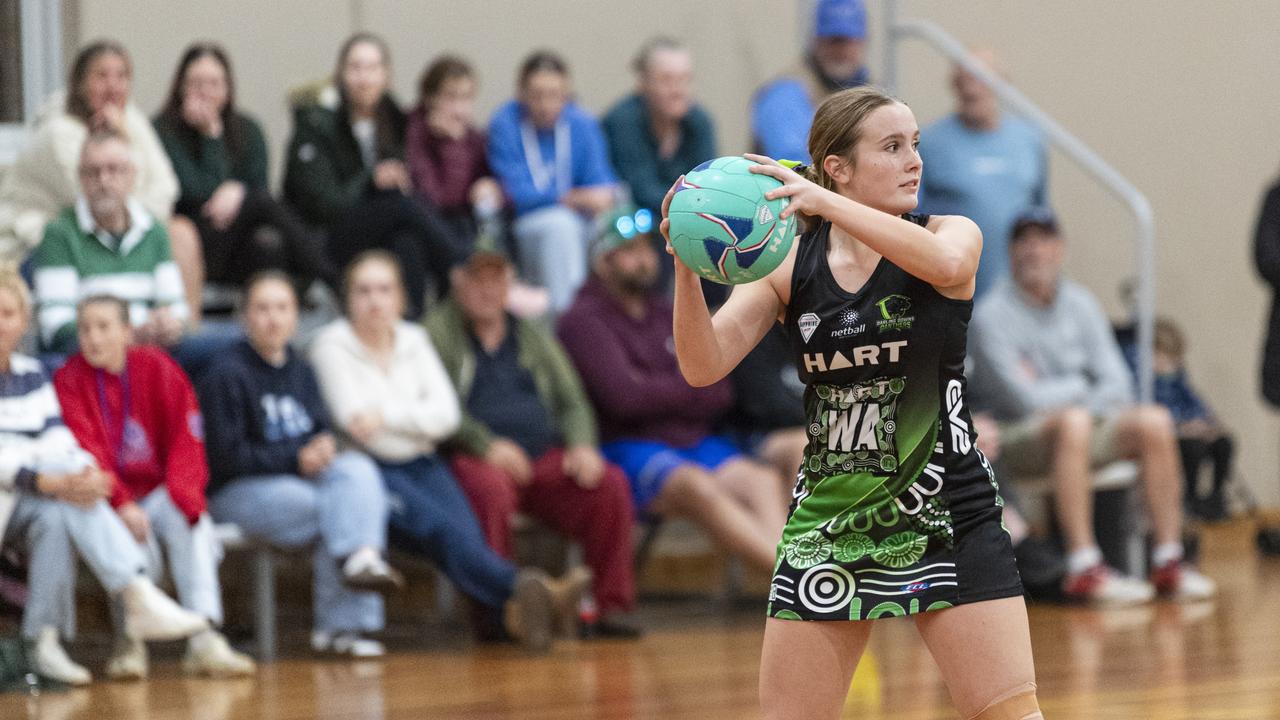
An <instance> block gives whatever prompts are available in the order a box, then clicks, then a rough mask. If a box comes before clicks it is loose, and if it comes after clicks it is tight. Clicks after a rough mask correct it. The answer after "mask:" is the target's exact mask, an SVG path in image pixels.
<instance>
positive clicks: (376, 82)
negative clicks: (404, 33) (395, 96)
mask: <svg viewBox="0 0 1280 720" xmlns="http://www.w3.org/2000/svg"><path fill="white" fill-rule="evenodd" d="M389 82H390V72H389V71H388V68H387V62H386V58H384V57H382V50H380V49H379V48H378V46H377V45H374V44H373V43H368V42H358V43H356V44H355V45H352V46H351V48H350V49H349V50H347V57H346V58H344V59H343V61H342V88H343V90H344V91H345V92H346V95H347V100H348V101H349V102H350V103H351V105H352V107H353V108H354V109H355V110H358V111H361V112H369V111H371V110H373V108H375V107H377V105H378V101H379V100H381V99H382V95H383V93H385V92H386V91H387V84H388V83H389Z"/></svg>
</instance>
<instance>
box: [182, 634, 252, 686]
mask: <svg viewBox="0 0 1280 720" xmlns="http://www.w3.org/2000/svg"><path fill="white" fill-rule="evenodd" d="M256 669H257V666H256V665H255V664H254V662H253V660H252V658H250V657H249V656H248V655H245V654H244V653H239V652H236V651H235V650H233V649H232V648H231V645H230V644H229V643H228V642H227V638H226V637H225V636H223V634H222V633H220V632H218V631H216V630H205V631H204V632H202V633H200V634H198V635H194V636H192V637H191V639H190V640H188V641H187V654H186V655H185V656H183V658H182V670H183V672H186V673H188V674H191V675H207V676H209V677H231V676H234V675H252V674H253V671H254V670H256Z"/></svg>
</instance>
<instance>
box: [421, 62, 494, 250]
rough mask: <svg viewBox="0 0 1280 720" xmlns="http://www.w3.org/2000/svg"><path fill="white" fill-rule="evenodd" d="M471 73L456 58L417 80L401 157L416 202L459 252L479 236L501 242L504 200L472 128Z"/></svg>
mask: <svg viewBox="0 0 1280 720" xmlns="http://www.w3.org/2000/svg"><path fill="white" fill-rule="evenodd" d="M476 88H477V85H476V73H475V70H474V69H472V67H471V65H470V64H469V63H468V62H467V61H466V60H463V59H462V58H460V57H457V56H455V55H442V56H441V57H438V58H436V59H435V60H434V61H433V62H432V63H431V64H430V65H428V66H427V68H426V69H425V70H423V72H422V78H421V79H419V80H418V106H417V107H416V108H414V110H413V112H412V113H410V114H409V126H408V130H407V131H406V134H405V158H406V162H407V163H408V165H409V173H410V176H411V177H412V178H413V187H414V190H416V191H417V193H418V195H419V197H421V198H422V199H423V200H424V201H426V202H428V203H430V204H431V205H433V206H435V208H436V209H438V210H439V211H440V214H441V218H442V219H443V220H444V221H445V223H446V224H447V225H448V226H449V230H450V232H452V233H453V234H454V236H455V237H456V238H458V239H459V241H460V244H461V245H462V247H463V248H470V247H471V245H472V244H473V243H474V242H475V239H476V237H477V236H478V235H481V234H483V235H486V236H492V237H494V238H498V237H501V235H502V233H503V232H504V229H503V222H502V211H503V207H504V206H505V205H506V202H507V201H506V198H505V197H504V196H503V194H502V185H500V184H499V183H498V181H497V180H496V179H495V178H494V177H493V171H491V170H490V169H489V157H488V154H487V152H486V143H487V141H486V138H485V134H484V132H483V131H482V130H480V129H479V128H477V127H476V114H475V109H476Z"/></svg>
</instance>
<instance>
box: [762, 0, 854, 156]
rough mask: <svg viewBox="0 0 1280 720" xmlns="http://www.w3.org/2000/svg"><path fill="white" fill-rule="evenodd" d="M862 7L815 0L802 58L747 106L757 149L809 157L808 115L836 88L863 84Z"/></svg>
mask: <svg viewBox="0 0 1280 720" xmlns="http://www.w3.org/2000/svg"><path fill="white" fill-rule="evenodd" d="M866 37H867V9H866V7H865V6H863V4H862V0H818V4H817V8H816V12H815V13H814V24H813V40H812V41H811V42H810V43H809V48H808V50H807V52H806V53H805V56H804V59H803V60H802V61H801V62H800V63H799V64H797V65H796V66H795V67H793V68H791V69H790V70H788V71H787V72H785V73H783V74H782V75H781V76H780V77H778V78H776V79H774V80H772V81H770V82H769V83H768V84H766V85H765V86H764V87H762V88H760V90H759V91H758V92H757V93H756V96H755V99H754V100H753V101H752V104H751V133H752V135H753V136H754V138H755V144H756V147H757V150H759V151H760V152H761V153H763V154H765V155H768V156H769V157H772V158H786V159H788V160H804V161H807V160H808V159H809V149H808V138H809V125H810V123H812V122H813V113H814V110H815V109H816V108H817V107H818V105H819V104H820V103H821V102H822V101H823V99H825V98H826V97H827V96H828V95H830V94H831V93H833V92H836V91H837V90H843V89H845V88H851V87H856V86H858V85H866V84H867V83H868V82H869V78H868V75H867V69H866V67H865V66H864V64H863V62H864V58H865V55H866Z"/></svg>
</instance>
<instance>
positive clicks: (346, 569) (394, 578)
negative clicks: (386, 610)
mask: <svg viewBox="0 0 1280 720" xmlns="http://www.w3.org/2000/svg"><path fill="white" fill-rule="evenodd" d="M342 581H343V582H344V583H346V585H347V586H348V587H350V588H353V589H356V590H375V591H378V592H390V591H392V590H399V589H400V588H402V587H404V576H403V575H401V574H400V572H399V571H397V570H396V569H395V568H393V567H391V566H390V565H388V564H387V561H386V559H385V558H383V557H382V553H380V552H378V551H377V550H375V549H373V548H371V547H363V548H360V549H359V550H357V551H355V552H353V553H351V554H350V555H348V556H347V559H346V562H344V563H342Z"/></svg>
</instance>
